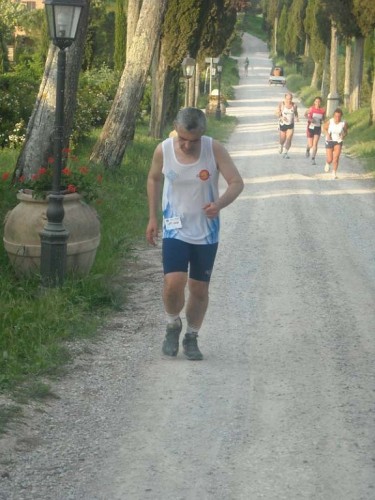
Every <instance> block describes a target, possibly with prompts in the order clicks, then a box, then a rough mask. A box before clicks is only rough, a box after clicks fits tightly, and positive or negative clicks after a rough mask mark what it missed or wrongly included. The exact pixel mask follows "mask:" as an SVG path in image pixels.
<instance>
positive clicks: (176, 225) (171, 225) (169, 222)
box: [164, 217, 182, 230]
mask: <svg viewBox="0 0 375 500" xmlns="http://www.w3.org/2000/svg"><path fill="white" fill-rule="evenodd" d="M164 224H165V229H168V230H170V229H180V228H181V227H182V224H181V217H169V218H168V219H164Z"/></svg>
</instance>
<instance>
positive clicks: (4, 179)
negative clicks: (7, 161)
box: [1, 172, 10, 181]
mask: <svg viewBox="0 0 375 500" xmlns="http://www.w3.org/2000/svg"><path fill="white" fill-rule="evenodd" d="M9 175H10V173H9V172H4V173H3V175H2V176H1V178H2V180H3V181H6V180H7V179H8V177H9Z"/></svg>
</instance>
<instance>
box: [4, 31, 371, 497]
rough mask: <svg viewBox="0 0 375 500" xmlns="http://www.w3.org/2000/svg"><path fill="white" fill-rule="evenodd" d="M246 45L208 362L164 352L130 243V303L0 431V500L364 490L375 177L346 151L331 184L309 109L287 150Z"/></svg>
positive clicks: (204, 344)
mask: <svg viewBox="0 0 375 500" xmlns="http://www.w3.org/2000/svg"><path fill="white" fill-rule="evenodd" d="M245 55H249V57H250V59H251V67H250V70H249V76H248V77H244V76H242V77H241V81H240V84H239V85H238V86H237V87H236V99H235V100H234V101H232V102H230V106H229V107H228V109H227V112H228V114H231V115H234V116H237V117H238V120H239V123H238V126H237V127H236V129H235V131H234V133H233V134H232V136H231V137H230V139H229V141H228V143H227V146H228V149H229V150H230V152H231V154H232V156H233V158H234V160H235V162H236V164H237V165H238V167H239V169H240V171H241V173H242V175H243V177H244V179H245V183H246V185H245V189H244V191H243V193H242V195H241V196H240V198H239V199H238V200H237V201H236V202H235V203H234V204H233V205H231V206H230V207H228V208H227V209H225V210H224V211H223V213H222V240H221V245H220V247H219V253H218V257H217V263H216V267H215V271H214V275H213V279H212V286H211V294H210V306H209V310H208V314H207V317H206V321H205V324H204V326H203V328H202V330H201V334H200V339H201V340H200V346H201V349H202V351H203V353H204V355H205V359H204V361H202V362H190V361H187V360H186V359H184V357H183V355H181V354H179V355H178V356H177V358H175V359H165V358H164V357H163V356H162V355H161V341H162V338H163V329H164V317H163V311H162V304H161V299H160V290H161V284H162V274H161V268H160V249H159V248H158V249H153V248H147V247H146V246H145V247H144V248H143V247H142V248H140V251H139V257H138V260H137V261H136V262H134V264H133V265H132V266H131V267H130V268H129V269H126V271H125V276H124V279H126V280H128V281H129V282H131V283H132V298H131V301H130V303H129V304H128V305H127V308H126V310H125V311H124V312H122V313H118V314H117V315H116V316H114V317H113V318H111V320H110V321H109V323H108V325H107V326H106V328H105V330H104V332H103V336H102V337H101V338H100V339H99V340H98V341H97V342H95V343H94V344H92V343H88V342H87V343H85V342H83V343H80V344H77V345H75V346H74V349H75V350H76V352H77V356H76V358H75V361H74V363H72V365H71V366H70V367H69V373H68V374H67V375H66V376H65V377H63V378H62V379H61V380H58V381H55V382H54V383H53V391H54V392H55V394H56V395H57V396H58V399H51V400H49V401H48V402H47V403H46V404H43V405H40V404H37V403H34V404H33V405H31V406H29V407H28V408H27V409H26V414H27V418H25V419H24V421H23V422H22V424H19V425H17V427H16V428H15V429H13V430H12V431H11V432H10V433H9V435H7V436H6V437H5V438H2V439H1V441H0V499H1V500H147V499H152V500H206V499H207V500H249V499H250V500H258V499H265V500H283V499H285V500H302V499H313V500H374V499H375V442H374V441H375V439H374V438H375V405H374V402H375V365H374V359H375V336H374V332H375V308H374V298H375V250H374V248H375V225H374V220H375V203H374V199H375V198H374V193H375V182H374V179H373V178H371V177H370V176H369V175H367V174H365V173H364V171H363V169H362V167H361V165H360V164H359V163H358V162H357V161H355V160H351V159H349V158H346V157H345V156H343V158H342V161H341V165H340V169H339V172H338V174H339V179H337V180H332V179H331V178H330V176H329V175H328V174H325V173H324V172H323V165H324V157H323V154H324V151H323V141H321V143H320V150H319V152H318V158H317V160H318V161H317V163H318V165H317V166H312V165H311V162H310V161H309V160H308V159H306V158H305V157H304V149H305V126H306V123H305V120H304V119H303V118H302V119H301V121H300V123H297V126H296V133H295V138H294V142H293V145H292V148H291V151H290V153H291V155H290V156H291V158H290V159H289V160H284V159H282V158H281V156H280V155H279V154H278V152H277V126H276V118H275V115H274V110H275V108H276V105H277V104H278V102H279V101H280V100H281V99H282V96H283V94H284V92H285V88H283V87H279V86H271V87H270V86H269V85H268V75H269V70H270V66H271V62H270V60H269V59H268V54H267V51H266V46H265V45H264V44H263V43H261V42H260V41H259V40H257V39H255V38H253V37H251V36H249V35H245V36H244V54H243V58H244V57H245ZM242 66H243V64H242V57H241V58H240V68H241V69H242ZM300 116H303V109H302V106H300ZM349 133H350V132H349Z"/></svg>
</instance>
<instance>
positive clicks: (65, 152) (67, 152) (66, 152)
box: [62, 148, 72, 155]
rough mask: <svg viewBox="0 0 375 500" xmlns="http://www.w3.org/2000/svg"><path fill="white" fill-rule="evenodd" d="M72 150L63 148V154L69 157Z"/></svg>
mask: <svg viewBox="0 0 375 500" xmlns="http://www.w3.org/2000/svg"><path fill="white" fill-rule="evenodd" d="M71 151H72V150H71V149H69V148H63V150H62V152H63V154H64V155H68V154H69V153H70V152H71Z"/></svg>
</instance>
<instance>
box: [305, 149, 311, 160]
mask: <svg viewBox="0 0 375 500" xmlns="http://www.w3.org/2000/svg"><path fill="white" fill-rule="evenodd" d="M309 156H310V149H309V148H306V158H308V157H309Z"/></svg>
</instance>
